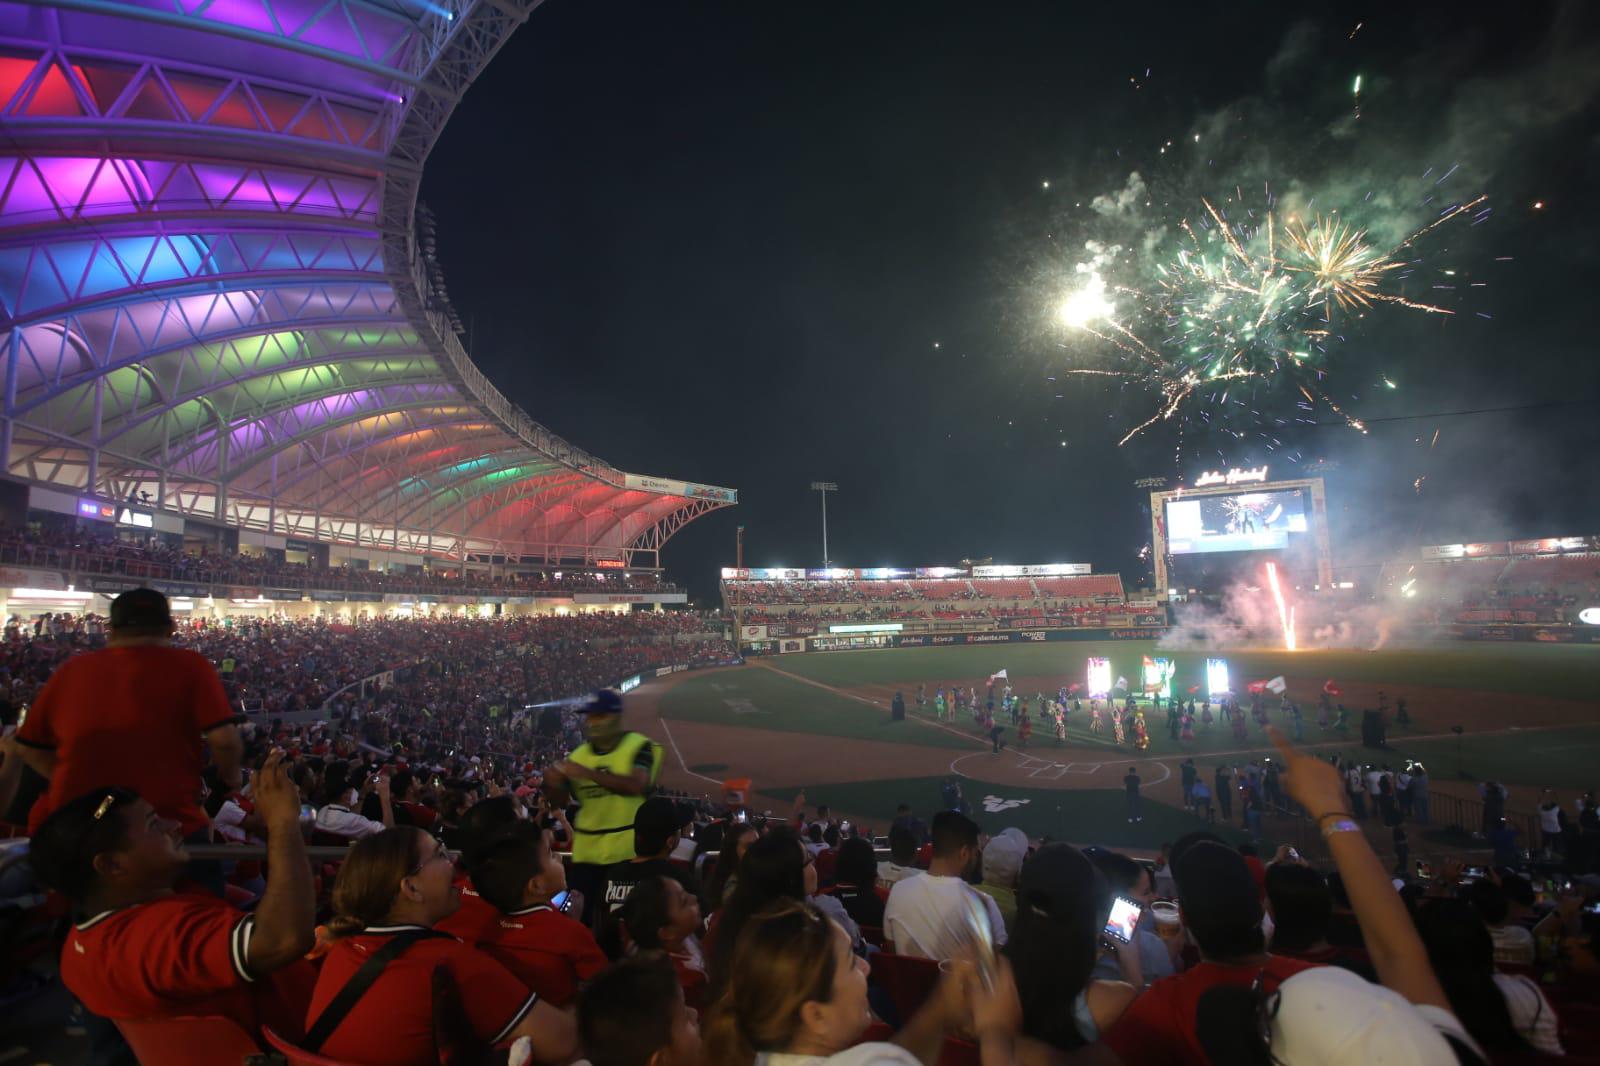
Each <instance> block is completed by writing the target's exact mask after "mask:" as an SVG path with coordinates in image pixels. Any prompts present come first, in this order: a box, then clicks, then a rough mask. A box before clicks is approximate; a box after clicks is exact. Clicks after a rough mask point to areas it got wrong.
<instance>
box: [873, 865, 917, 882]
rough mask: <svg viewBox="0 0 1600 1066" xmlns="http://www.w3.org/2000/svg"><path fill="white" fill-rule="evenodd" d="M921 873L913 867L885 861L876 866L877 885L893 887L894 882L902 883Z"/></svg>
mask: <svg viewBox="0 0 1600 1066" xmlns="http://www.w3.org/2000/svg"><path fill="white" fill-rule="evenodd" d="M922 872H923V871H922V870H921V869H919V868H918V867H915V866H901V865H900V864H899V863H897V862H895V861H894V860H893V859H886V860H885V861H883V862H880V863H879V864H878V883H879V884H882V885H885V886H893V885H894V884H895V883H896V882H899V881H904V880H905V879H906V878H908V877H915V876H917V875H918V874H920V873H922Z"/></svg>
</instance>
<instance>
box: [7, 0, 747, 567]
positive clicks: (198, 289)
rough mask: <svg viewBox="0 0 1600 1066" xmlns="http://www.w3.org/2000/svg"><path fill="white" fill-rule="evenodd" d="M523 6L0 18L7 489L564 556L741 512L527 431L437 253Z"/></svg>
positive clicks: (425, 543)
mask: <svg viewBox="0 0 1600 1066" xmlns="http://www.w3.org/2000/svg"><path fill="white" fill-rule="evenodd" d="M537 3H538V0H251V3H249V4H227V3H223V2H221V0H51V2H48V3H41V4H26V3H18V2H15V0H0V124H3V125H4V127H5V129H6V132H7V138H6V142H5V143H4V144H3V145H0V329H3V330H4V337H3V342H0V343H3V346H0V358H3V359H4V376H3V382H0V384H3V400H4V409H3V413H0V474H3V475H5V476H9V477H12V478H19V479H22V480H25V481H28V482H32V483H38V484H41V485H50V486H55V487H59V488H66V489H70V490H72V491H78V492H84V493H89V494H93V495H95V496H96V497H102V498H111V499H118V500H121V499H129V498H139V499H150V500H153V501H154V505H155V506H159V507H161V508H163V509H166V510H169V511H172V512H176V513H178V514H185V515H191V516H195V517H199V518H204V519H208V520H212V521H216V520H221V521H224V522H228V523H231V524H235V525H238V526H241V527H244V528H251V529H263V530H266V531H269V532H278V533H284V534H291V533H292V534H293V535H295V536H308V537H313V538H316V539H321V540H330V541H336V542H347V543H356V544H367V545H375V546H379V545H381V546H387V547H390V548H395V549H398V550H413V551H424V552H430V553H433V554H439V553H441V552H446V553H449V554H453V555H466V554H478V555H484V554H488V555H499V556H507V557H518V558H529V559H539V560H542V561H546V562H551V563H561V562H567V561H577V562H582V561H593V560H595V559H599V558H608V559H618V558H620V559H624V560H627V561H631V560H633V559H634V556H635V555H636V554H640V555H642V556H654V557H655V558H656V560H657V562H659V550H660V547H661V545H662V544H663V543H665V541H666V540H667V539H668V538H669V537H670V536H671V535H672V534H673V533H674V532H675V531H676V530H677V529H679V528H681V527H682V525H683V524H684V523H685V522H687V521H690V520H692V519H693V518H695V517H698V516H699V515H701V514H704V513H705V512H706V511H708V510H712V509H715V508H716V507H721V506H727V505H728V504H729V503H731V502H732V501H733V500H734V498H735V496H734V494H733V493H731V491H728V490H719V489H713V488H707V487H696V488H695V489H694V490H690V489H689V488H687V487H685V488H683V489H680V490H678V491H680V492H683V493H684V495H673V494H672V493H671V491H663V490H662V489H661V487H660V485H661V484H663V483H662V482H660V481H659V479H654V480H653V481H652V482H651V485H652V487H649V488H643V487H641V485H642V484H643V482H640V481H630V480H629V478H630V475H625V474H623V473H622V472H621V471H619V470H617V469H616V468H614V467H612V466H611V465H610V464H608V463H606V462H604V461H602V460H600V459H598V458H596V457H594V456H593V455H591V454H589V453H588V452H586V451H584V450H583V449H581V448H578V447H576V446H575V445H573V444H571V443H570V442H568V441H565V440H563V439H562V438H561V437H559V436H557V435H556V434H554V433H551V432H550V431H549V430H548V429H545V428H544V427H543V426H541V425H539V424H538V423H537V422H536V421H534V420H533V418H532V417H530V416H529V415H528V414H527V413H526V412H524V411H523V410H522V409H521V408H520V407H518V406H517V405H516V404H514V403H512V402H511V401H510V400H509V399H507V398H506V397H505V396H504V395H503V394H502V393H501V392H500V391H499V390H498V389H496V388H495V387H494V385H493V384H492V383H490V382H489V381H488V380H487V378H485V377H484V375H483V373H482V372H481V371H480V370H479V369H478V368H477V367H476V366H475V365H474V364H473V363H472V361H471V359H470V358H468V356H467V354H466V352H465V350H464V349H463V348H462V346H461V344H460V342H459V341H458V340H457V337H456V331H455V328H454V327H453V326H452V322H453V320H454V313H453V312H452V311H451V310H450V308H449V305H448V300H447V298H446V297H445V295H444V291H443V288H442V283H441V282H440V280H439V273H438V270H437V268H436V267H433V266H432V265H431V264H430V261H429V259H428V257H427V256H426V255H424V254H423V251H422V245H421V242H419V240H418V238H417V234H416V230H415V218H416V216H417V213H418V205H417V187H418V182H419V180H420V177H421V170H422V165H423V163H424V162H425V160H426V159H427V156H428V153H429V151H431V149H432V147H433V144H434V143H435V141H436V140H437V138H438V136H439V133H440V131H441V130H442V128H443V125H444V123H445V121H446V120H447V119H448V118H449V115H450V113H451V111H452V110H453V109H454V107H455V106H456V104H457V103H458V102H459V101H460V99H461V97H462V95H463V94H464V93H465V91H466V90H467V88H468V87H469V86H470V85H471V83H472V81H473V79H475V78H476V77H477V75H478V73H479V72H480V71H481V70H482V69H483V66H484V65H485V64H486V63H487V62H488V61H489V60H490V59H491V58H492V57H493V56H494V55H495V53H496V52H498V51H499V49H500V48H501V47H502V46H503V45H504V43H505V41H506V40H507V39H508V38H509V36H510V34H511V33H512V32H513V31H514V30H515V29H516V28H517V27H518V26H520V25H521V24H522V23H523V22H524V21H526V20H527V18H528V17H529V15H530V14H531V12H532V10H533V9H534V7H536V6H537ZM429 243H430V244H431V238H430V242H429ZM665 484H668V485H670V484H673V483H670V482H669V483H665ZM678 484H681V483H678ZM691 491H695V492H698V493H700V494H701V495H702V496H707V495H708V496H709V497H710V498H695V497H694V496H692V495H690V494H689V493H690V492H691Z"/></svg>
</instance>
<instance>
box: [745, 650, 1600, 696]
mask: <svg viewBox="0 0 1600 1066" xmlns="http://www.w3.org/2000/svg"><path fill="white" fill-rule="evenodd" d="M1146 655H1163V656H1166V657H1167V658H1170V659H1172V660H1174V661H1175V662H1176V664H1177V673H1176V675H1175V678H1174V682H1173V685H1174V690H1175V691H1178V692H1182V691H1183V690H1185V689H1187V688H1188V687H1189V686H1190V685H1204V683H1205V660H1206V658H1207V657H1208V656H1218V657H1221V658H1226V659H1227V660H1228V663H1229V666H1230V668H1231V670H1232V673H1233V683H1234V686H1235V687H1236V688H1243V686H1244V684H1245V682H1247V681H1250V680H1254V679H1261V678H1269V677H1274V676H1277V675H1279V674H1282V675H1284V676H1285V677H1289V678H1294V677H1299V678H1306V679H1317V680H1318V681H1319V684H1320V681H1322V680H1327V679H1329V678H1332V679H1334V680H1336V681H1339V682H1350V683H1367V684H1374V685H1384V686H1390V691H1391V694H1392V693H1394V692H1404V690H1405V687H1406V686H1407V685H1427V686H1435V687H1440V688H1461V689H1476V690H1479V691H1484V692H1506V693H1527V694H1531V695H1538V696H1553V697H1557V698H1562V699H1588V700H1594V699H1597V698H1600V648H1595V647H1592V646H1583V645H1570V644H1566V645H1562V644H1482V643H1475V644H1467V643H1458V644H1440V645H1436V646H1428V647H1420V648H1396V649H1392V650H1390V649H1385V650H1383V651H1379V652H1368V651H1300V652H1282V651H1238V652H1204V651H1160V650H1157V649H1156V646H1155V643H1154V642H1153V641H1124V640H1111V641H1083V642H1077V641H1063V642H1057V643H1043V644H1006V645H989V646H968V645H961V646H956V645H951V646H948V647H941V648H894V649H882V650H877V649H874V650H868V651H850V652H824V653H813V654H808V655H789V656H781V657H779V658H778V659H777V660H775V664H776V665H778V666H779V667H781V668H782V669H784V670H787V671H789V672H791V673H794V674H799V675H801V676H803V677H807V678H810V679H811V680H814V681H820V682H822V683H824V684H828V685H836V686H840V687H846V688H848V687H853V686H856V685H901V686H903V687H904V688H905V691H906V696H907V698H908V699H910V698H911V696H912V694H913V693H914V692H915V691H916V686H917V684H918V683H919V682H926V683H927V684H928V686H929V689H930V692H931V690H932V688H933V686H935V685H937V684H939V683H941V682H943V683H949V682H956V683H959V684H962V685H969V686H973V685H975V686H977V687H978V689H979V691H980V693H981V692H982V688H983V679H984V678H986V677H988V676H989V675H990V674H992V673H994V672H996V671H998V670H1001V669H1005V670H1008V671H1009V672H1010V674H1011V676H1012V677H1060V678H1061V679H1062V680H1063V681H1066V682H1070V681H1078V682H1082V681H1083V680H1084V669H1085V660H1086V659H1087V658H1089V657H1090V656H1103V657H1105V658H1107V659H1110V660H1111V665H1112V675H1113V676H1117V675H1121V676H1123V677H1126V678H1128V679H1129V680H1130V681H1132V682H1134V683H1135V684H1137V683H1138V678H1139V671H1140V668H1141V666H1142V663H1143V657H1144V656H1146ZM1202 691H1204V690H1203V689H1202ZM1025 695H1028V696H1030V697H1031V696H1032V695H1033V693H1031V692H1029V693H1025ZM1290 695H1291V697H1293V698H1295V699H1298V700H1300V701H1301V702H1302V703H1307V704H1308V703H1311V702H1313V701H1314V700H1315V698H1316V692H1314V691H1313V692H1297V691H1295V690H1293V689H1291V690H1290Z"/></svg>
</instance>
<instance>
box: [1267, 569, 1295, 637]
mask: <svg viewBox="0 0 1600 1066" xmlns="http://www.w3.org/2000/svg"><path fill="white" fill-rule="evenodd" d="M1267 584H1268V586H1270V587H1271V589H1272V599H1273V602H1274V603H1276V604H1277V606H1278V624H1279V625H1281V626H1282V627H1283V648H1284V650H1285V651H1294V650H1295V639H1294V608H1293V607H1289V606H1287V605H1285V603H1284V602H1283V589H1281V588H1279V587H1278V566H1277V564H1276V563H1268V564H1267Z"/></svg>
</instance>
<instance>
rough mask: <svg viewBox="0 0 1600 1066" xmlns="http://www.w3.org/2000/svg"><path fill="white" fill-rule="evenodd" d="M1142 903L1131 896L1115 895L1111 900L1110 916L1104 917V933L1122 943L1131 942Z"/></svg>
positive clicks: (1142, 907) (1142, 911)
mask: <svg viewBox="0 0 1600 1066" xmlns="http://www.w3.org/2000/svg"><path fill="white" fill-rule="evenodd" d="M1143 913H1144V904H1143V903H1140V902H1139V901H1138V900H1136V899H1134V898H1133V897H1132V896H1120V895H1119V896H1117V898H1116V899H1114V900H1112V901H1111V916H1110V917H1109V918H1107V919H1106V927H1105V935H1106V936H1108V937H1110V938H1111V939H1113V940H1115V941H1117V942H1118V943H1122V944H1129V943H1132V942H1133V931H1134V930H1135V929H1136V928H1138V926H1139V916H1140V915H1142V914H1143Z"/></svg>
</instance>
